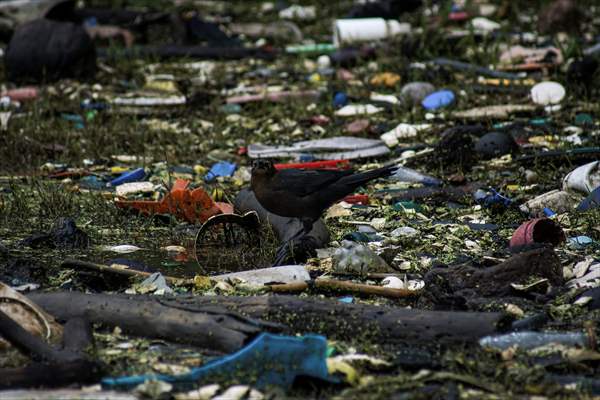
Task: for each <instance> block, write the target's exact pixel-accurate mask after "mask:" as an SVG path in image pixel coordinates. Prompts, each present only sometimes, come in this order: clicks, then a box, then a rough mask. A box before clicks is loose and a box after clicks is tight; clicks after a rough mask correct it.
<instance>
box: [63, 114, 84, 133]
mask: <svg viewBox="0 0 600 400" xmlns="http://www.w3.org/2000/svg"><path fill="white" fill-rule="evenodd" d="M60 117H61V118H62V119H64V120H65V121H70V122H73V123H74V125H75V129H83V128H85V124H84V121H83V117H82V116H81V115H77V114H65V113H63V114H61V115H60Z"/></svg>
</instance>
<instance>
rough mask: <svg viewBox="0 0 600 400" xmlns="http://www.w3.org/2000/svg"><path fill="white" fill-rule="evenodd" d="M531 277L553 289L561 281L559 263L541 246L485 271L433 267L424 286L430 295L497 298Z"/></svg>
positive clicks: (483, 269) (459, 267)
mask: <svg viewBox="0 0 600 400" xmlns="http://www.w3.org/2000/svg"><path fill="white" fill-rule="evenodd" d="M533 276H537V277H541V278H545V279H548V282H550V283H551V284H552V285H555V286H558V285H561V284H562V283H563V282H564V279H563V276H562V267H561V264H560V260H559V259H558V256H557V255H556V254H555V253H554V250H552V248H549V247H542V248H537V249H534V250H529V251H526V252H523V253H519V254H515V255H514V256H512V257H510V258H509V259H507V260H506V261H503V262H501V263H499V264H497V265H494V266H492V267H487V268H475V267H473V266H471V265H460V266H457V267H450V268H434V269H432V270H431V271H429V272H428V273H427V274H426V275H425V283H426V287H428V288H429V289H430V290H429V293H430V294H433V292H437V291H441V292H446V293H445V294H449V295H451V296H452V295H460V294H461V292H465V293H469V294H474V295H477V296H481V297H497V296H507V295H510V294H512V293H514V292H515V290H514V288H513V286H512V285H513V284H521V283H526V282H528V281H530V280H531V277H533ZM440 296H441V295H440Z"/></svg>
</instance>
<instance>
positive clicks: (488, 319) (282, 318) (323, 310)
mask: <svg viewBox="0 0 600 400" xmlns="http://www.w3.org/2000/svg"><path fill="white" fill-rule="evenodd" d="M29 297H30V298H31V299H32V300H33V301H35V302H36V303H37V304H39V305H40V306H41V307H42V308H44V309H45V310H47V311H48V312H51V313H52V314H53V315H55V316H56V317H57V318H61V319H63V318H72V317H74V316H77V315H81V314H85V315H86V316H87V317H88V318H89V319H90V320H91V321H92V322H103V323H108V324H109V325H113V326H117V325H118V326H121V328H124V327H127V328H137V329H129V332H130V333H133V334H139V335H143V336H151V335H153V334H159V333H160V334H161V337H164V338H166V339H169V340H174V341H177V340H178V339H179V341H181V339H182V335H184V337H185V338H186V339H187V342H188V343H192V344H200V345H203V346H210V345H212V346H213V347H212V348H217V347H216V346H217V345H218V346H220V347H219V348H220V349H224V348H226V347H227V346H223V343H222V341H220V340H219V339H220V338H221V334H220V333H218V332H221V331H224V332H223V334H229V333H230V329H228V325H229V324H230V323H231V322H232V319H231V317H229V314H227V313H232V312H234V313H240V314H243V315H247V316H248V317H250V318H260V319H264V320H268V321H272V322H275V323H281V324H285V325H286V326H287V329H286V333H308V332H312V333H321V334H325V335H327V336H328V337H330V338H333V339H338V340H356V339H359V338H360V339H363V340H367V341H373V342H378V343H380V342H384V341H385V342H386V343H396V344H400V343H419V344H424V343H429V342H434V341H435V342H436V343H437V342H442V343H453V342H454V343H455V342H474V341H476V340H477V339H479V338H480V337H482V336H486V335H490V334H493V333H496V332H498V331H500V330H502V329H503V328H504V327H507V326H508V325H509V324H510V321H511V318H510V317H509V316H507V315H506V314H503V313H481V312H444V311H427V310H414V309H406V308H392V307H380V306H372V305H364V304H344V303H340V302H338V301H335V300H320V299H303V298H298V297H294V296H277V295H273V296H253V297H241V296H240V297H238V296H177V297H161V298H160V299H158V300H157V299H149V298H148V297H144V296H121V295H113V296H108V295H97V294H94V295H92V294H83V293H77V292H57V293H31V294H29ZM159 302H160V303H159ZM157 304H160V305H163V306H165V307H166V308H167V309H169V310H171V313H174V312H177V311H181V310H186V311H188V312H193V313H199V314H200V315H205V316H207V315H210V314H208V313H217V314H216V315H217V316H219V317H218V320H217V318H215V320H214V324H217V323H220V324H221V325H222V326H218V325H217V326H215V325H213V324H209V323H206V320H204V324H198V323H193V320H191V319H188V320H186V321H182V320H178V321H177V322H180V323H181V324H178V325H174V324H171V325H169V326H165V321H164V318H167V319H169V320H174V319H173V317H172V316H169V315H168V314H162V315H155V316H154V318H150V317H149V316H148V315H147V314H148V311H144V310H150V309H152V308H154V307H156V305H157ZM136 309H139V310H137V312H134V311H136ZM188 315H189V314H188ZM235 315H237V314H235ZM188 318H189V317H188ZM134 319H135V320H137V321H138V322H137V323H136V324H135V325H132V321H133V320H134ZM217 321H218V322H217ZM211 322H212V320H211ZM139 323H142V326H141V327H139V326H137V325H138V324H139ZM153 324H157V325H161V326H162V329H161V330H158V328H157V327H156V326H153ZM239 324H240V322H238V323H237V324H236V325H239ZM234 326H235V325H234ZM242 327H246V328H248V327H249V325H248V324H242ZM259 327H260V325H259V326H253V327H252V329H251V330H250V332H248V333H254V332H256V330H258V328H259ZM140 328H141V329H140ZM218 328H220V329H221V330H217V329H218ZM203 332H204V333H205V332H211V333H212V335H206V333H205V334H204V335H203V334H201V333H203ZM235 332H236V333H238V336H244V335H243V334H241V333H239V332H237V331H235ZM238 336H234V338H238ZM193 339H195V340H193ZM236 343H239V342H236V341H234V342H233V344H236ZM225 344H230V345H231V343H230V341H227V342H226V343H225ZM230 347H235V346H230Z"/></svg>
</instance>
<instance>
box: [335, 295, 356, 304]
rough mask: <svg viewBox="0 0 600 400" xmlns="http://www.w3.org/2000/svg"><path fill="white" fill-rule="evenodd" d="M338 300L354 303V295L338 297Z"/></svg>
mask: <svg viewBox="0 0 600 400" xmlns="http://www.w3.org/2000/svg"><path fill="white" fill-rule="evenodd" d="M338 301H339V302H342V303H345V304H352V303H354V297H352V296H346V297H340V298H339V299H338Z"/></svg>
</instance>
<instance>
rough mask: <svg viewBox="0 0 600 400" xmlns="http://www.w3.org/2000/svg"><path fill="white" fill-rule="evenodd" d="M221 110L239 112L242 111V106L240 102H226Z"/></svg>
mask: <svg viewBox="0 0 600 400" xmlns="http://www.w3.org/2000/svg"><path fill="white" fill-rule="evenodd" d="M221 112H223V113H225V114H239V113H241V112H242V106H240V105H239V104H224V105H222V106H221Z"/></svg>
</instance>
